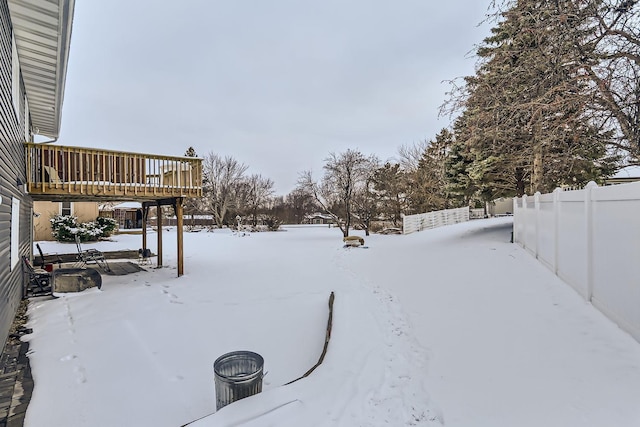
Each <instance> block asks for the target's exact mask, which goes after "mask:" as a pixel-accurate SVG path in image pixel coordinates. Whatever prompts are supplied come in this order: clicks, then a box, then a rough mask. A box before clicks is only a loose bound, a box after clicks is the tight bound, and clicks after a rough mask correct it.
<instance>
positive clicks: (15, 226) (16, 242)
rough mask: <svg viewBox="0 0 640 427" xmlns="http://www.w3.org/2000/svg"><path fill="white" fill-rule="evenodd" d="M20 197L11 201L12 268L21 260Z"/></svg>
mask: <svg viewBox="0 0 640 427" xmlns="http://www.w3.org/2000/svg"><path fill="white" fill-rule="evenodd" d="M19 251H20V199H17V198H15V197H14V198H13V199H12V201H11V270H12V271H13V269H14V268H16V267H17V265H18V262H19V261H20V256H19V254H18V252H19Z"/></svg>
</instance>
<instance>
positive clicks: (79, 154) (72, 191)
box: [25, 143, 202, 201]
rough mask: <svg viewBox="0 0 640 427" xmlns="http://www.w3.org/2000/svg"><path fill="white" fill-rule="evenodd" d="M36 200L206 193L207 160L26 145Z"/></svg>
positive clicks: (139, 198) (156, 197)
mask: <svg viewBox="0 0 640 427" xmlns="http://www.w3.org/2000/svg"><path fill="white" fill-rule="evenodd" d="M25 160H26V170H27V182H26V187H27V191H28V192H29V194H30V195H31V197H32V198H33V200H49V201H74V200H75V201H105V200H117V201H126V200H137V201H145V200H148V201H151V200H162V199H171V198H178V197H180V198H182V197H202V159H198V158H193V157H169V156H158V155H153V154H142V153H129V152H122V151H110V150H100V149H93V148H82V147H68V146H62V145H49V144H34V143H26V144H25Z"/></svg>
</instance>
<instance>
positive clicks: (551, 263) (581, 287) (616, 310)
mask: <svg viewBox="0 0 640 427" xmlns="http://www.w3.org/2000/svg"><path fill="white" fill-rule="evenodd" d="M513 210H514V219H513V233H514V236H513V237H514V242H516V243H518V244H519V245H521V246H522V247H523V248H525V249H526V250H527V251H528V252H530V253H531V254H532V255H533V256H535V257H536V258H537V259H538V260H539V261H540V262H542V263H543V264H544V265H545V266H547V267H548V268H549V269H550V270H551V271H553V272H554V273H555V274H556V275H557V276H558V277H560V278H561V279H562V280H563V281H564V282H566V283H568V284H569V285H570V286H571V287H573V288H574V289H575V290H576V291H577V292H578V293H579V294H580V295H581V296H582V297H583V298H584V299H585V300H587V301H590V302H591V303H592V304H593V305H594V306H595V307H596V308H598V309H599V310H600V311H601V312H603V313H604V314H605V315H606V316H608V317H609V318H610V319H611V320H613V321H614V322H616V323H617V324H618V325H619V326H620V327H621V328H622V329H624V330H626V331H627V332H629V333H630V334H631V335H632V336H633V337H634V338H635V339H636V340H637V341H640V310H638V307H640V262H639V254H640V238H639V236H640V220H639V219H638V218H639V215H638V213H639V212H640V182H638V183H630V184H620V185H613V186H605V187H598V186H597V185H596V184H595V183H589V184H588V185H587V186H586V187H585V188H584V189H582V190H576V191H563V190H562V189H559V188H558V189H556V190H555V191H554V192H553V193H549V194H540V193H536V194H535V195H534V196H523V197H521V198H515V199H514V201H513Z"/></svg>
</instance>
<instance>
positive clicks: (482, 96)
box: [456, 0, 616, 200]
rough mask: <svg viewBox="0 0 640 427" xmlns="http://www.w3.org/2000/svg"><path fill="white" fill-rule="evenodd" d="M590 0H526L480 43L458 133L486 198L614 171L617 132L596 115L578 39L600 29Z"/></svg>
mask: <svg viewBox="0 0 640 427" xmlns="http://www.w3.org/2000/svg"><path fill="white" fill-rule="evenodd" d="M586 3H587V2H573V1H570V0H563V1H560V0H558V1H541V0H518V1H514V2H512V7H511V8H509V9H508V10H506V11H505V12H503V13H501V17H502V20H501V21H500V22H498V24H497V26H496V27H494V28H493V29H492V35H491V36H490V37H488V38H486V39H485V40H484V42H483V44H482V45H481V46H480V48H479V49H478V51H477V53H478V56H479V58H480V63H479V67H478V70H477V73H476V75H475V76H472V77H467V78H466V79H465V81H466V87H465V89H466V92H465V93H463V94H462V97H463V102H462V105H464V114H463V115H462V116H461V117H460V119H459V123H458V125H457V134H456V137H457V138H458V139H459V141H460V143H462V144H465V145H466V149H465V150H463V151H465V152H466V153H467V156H468V159H470V160H471V164H469V165H468V168H467V170H468V176H469V177H470V178H471V179H472V180H473V183H474V184H475V186H476V187H477V188H478V191H479V194H480V195H481V197H482V198H483V199H485V200H491V199H493V198H496V197H501V196H513V195H521V194H523V193H524V192H525V191H529V192H531V193H533V192H535V191H542V192H545V191H552V190H553V188H555V187H556V186H560V185H575V184H584V183H586V182H587V181H589V180H592V179H595V180H597V179H598V178H600V177H601V176H603V175H606V174H608V173H610V172H611V170H612V167H613V166H614V164H615V161H616V157H615V156H611V155H610V152H609V151H608V150H607V148H608V147H609V146H610V144H611V142H612V141H611V138H612V134H611V132H608V131H607V130H604V129H602V128H600V127H598V126H597V124H596V123H594V120H593V119H592V118H591V114H590V113H591V110H590V105H591V104H590V101H591V99H592V96H591V95H592V93H591V90H590V89H591V86H590V84H589V82H588V80H587V79H585V78H584V74H585V73H584V70H583V66H582V59H581V57H580V55H579V52H578V50H576V48H575V45H576V42H579V41H581V40H585V39H586V38H587V37H588V35H589V34H590V31H592V29H591V28H590V27H589V22H588V20H587V19H586V18H585V17H586V16H587V15H588V14H589V13H590V8H589V7H587V6H585V4H586Z"/></svg>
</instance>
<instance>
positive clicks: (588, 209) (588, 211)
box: [584, 181, 598, 302]
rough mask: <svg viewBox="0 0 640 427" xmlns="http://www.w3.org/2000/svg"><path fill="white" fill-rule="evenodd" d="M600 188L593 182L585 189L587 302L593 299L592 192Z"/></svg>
mask: <svg viewBox="0 0 640 427" xmlns="http://www.w3.org/2000/svg"><path fill="white" fill-rule="evenodd" d="M596 187H598V184H596V183H595V182H593V181H589V183H588V184H587V185H586V187H584V209H585V228H586V230H585V232H586V240H587V244H586V246H587V248H586V249H587V253H586V263H585V265H586V269H587V301H589V302H591V299H592V298H593V206H592V205H593V201H592V190H593V189H594V188H596Z"/></svg>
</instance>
